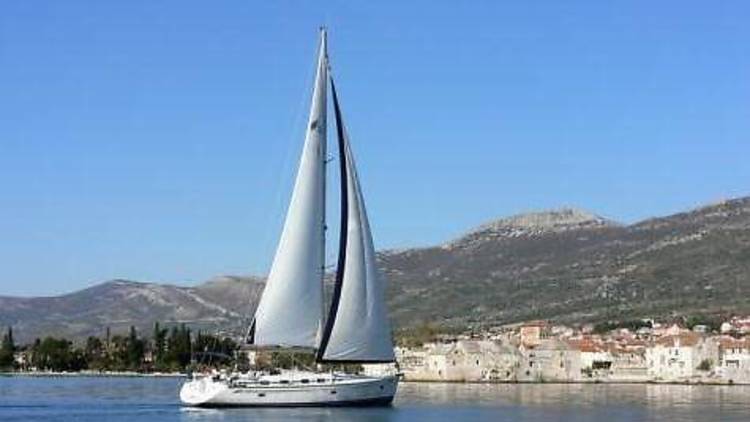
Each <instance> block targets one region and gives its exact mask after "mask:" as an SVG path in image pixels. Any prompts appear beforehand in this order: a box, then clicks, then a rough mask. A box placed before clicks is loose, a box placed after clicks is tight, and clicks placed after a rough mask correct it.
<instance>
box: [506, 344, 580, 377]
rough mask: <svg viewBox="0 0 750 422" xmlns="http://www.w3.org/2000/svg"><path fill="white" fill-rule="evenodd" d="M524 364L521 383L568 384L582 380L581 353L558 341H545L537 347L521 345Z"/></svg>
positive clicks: (520, 374)
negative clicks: (548, 382) (568, 382)
mask: <svg viewBox="0 0 750 422" xmlns="http://www.w3.org/2000/svg"><path fill="white" fill-rule="evenodd" d="M521 353H522V354H523V362H522V363H521V368H520V370H519V372H518V379H519V381H536V382H544V381H552V382H566V381H578V380H580V379H581V369H582V368H581V352H580V350H577V349H576V348H574V347H571V346H570V345H568V344H567V343H566V342H564V341H561V340H558V339H545V340H542V341H540V342H539V344H538V345H536V346H525V345H521Z"/></svg>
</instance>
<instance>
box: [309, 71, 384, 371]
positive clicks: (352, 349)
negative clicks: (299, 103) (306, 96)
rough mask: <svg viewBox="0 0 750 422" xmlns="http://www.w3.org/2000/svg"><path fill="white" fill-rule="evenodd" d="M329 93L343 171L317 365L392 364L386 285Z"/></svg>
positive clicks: (340, 122) (338, 113)
mask: <svg viewBox="0 0 750 422" xmlns="http://www.w3.org/2000/svg"><path fill="white" fill-rule="evenodd" d="M331 91H332V92H333V101H334V109H335V117H336V126H337V133H338V136H339V154H340V161H341V169H342V170H341V179H342V182H341V190H342V192H341V196H342V224H341V227H342V228H341V239H340V242H339V265H338V268H337V274H336V286H335V288H334V297H333V300H332V304H331V310H330V314H329V317H328V321H327V323H326V330H325V332H324V336H323V342H322V343H321V347H320V348H319V350H318V361H320V362H357V363H365V362H393V361H394V355H393V344H392V342H391V329H390V324H389V321H388V317H387V312H386V305H385V293H384V291H385V288H384V286H385V279H384V277H383V276H382V274H380V272H379V271H378V268H377V262H376V256H375V248H374V245H373V241H372V234H371V232H370V225H369V222H368V218H367V211H366V209H365V203H364V198H363V195H362V190H361V188H360V185H359V178H358V176H357V171H356V166H355V162H354V156H353V154H352V150H351V144H350V143H349V137H348V134H347V132H346V127H345V125H344V123H343V118H342V116H341V109H340V106H339V101H338V96H337V93H336V87H335V84H334V82H333V80H331Z"/></svg>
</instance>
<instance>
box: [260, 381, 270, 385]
mask: <svg viewBox="0 0 750 422" xmlns="http://www.w3.org/2000/svg"><path fill="white" fill-rule="evenodd" d="M268 384H270V382H268V381H266V380H263V381H261V382H260V385H268Z"/></svg>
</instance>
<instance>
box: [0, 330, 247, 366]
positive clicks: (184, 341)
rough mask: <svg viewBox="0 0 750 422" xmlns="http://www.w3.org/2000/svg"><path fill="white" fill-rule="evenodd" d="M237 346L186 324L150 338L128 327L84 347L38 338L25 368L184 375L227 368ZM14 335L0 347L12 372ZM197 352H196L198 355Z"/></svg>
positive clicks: (3, 361)
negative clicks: (194, 368) (209, 367)
mask: <svg viewBox="0 0 750 422" xmlns="http://www.w3.org/2000/svg"><path fill="white" fill-rule="evenodd" d="M237 347H238V346H237V344H236V343H235V342H234V341H233V340H231V339H229V338H221V337H216V336H211V335H206V334H202V333H200V332H199V333H198V334H197V335H196V336H192V335H191V332H190V329H189V328H187V327H186V326H185V325H184V324H182V325H180V326H179V327H178V326H173V327H171V329H167V328H162V327H161V326H160V325H159V323H158V322H157V323H156V324H155V325H154V333H153V337H152V338H151V339H149V340H147V339H144V338H142V337H140V336H139V335H138V332H137V331H136V329H135V327H130V330H129V331H128V334H127V335H114V336H111V335H110V331H109V329H107V334H106V337H105V339H104V340H102V339H100V338H99V337H94V336H91V337H88V338H87V339H86V341H85V343H83V344H81V345H76V344H74V343H73V342H71V341H69V340H67V339H64V338H56V337H45V338H44V339H36V341H34V343H33V344H32V345H30V346H28V347H27V348H26V349H25V350H24V352H23V353H24V354H25V357H26V359H27V360H26V362H25V364H24V365H22V367H21V368H19V369H23V370H28V369H36V370H40V371H79V370H84V369H88V370H95V371H137V372H150V371H174V372H177V371H185V370H187V369H188V368H190V367H191V366H192V365H193V364H201V365H213V364H225V363H228V362H230V361H231V360H232V359H233V355H234V351H235V350H237ZM15 351H17V348H16V347H15V344H14V343H13V331H12V330H11V329H10V328H9V329H8V333H7V334H6V335H5V336H4V337H3V342H2V348H0V368H2V369H5V370H8V369H14V352H15ZM194 352H195V353H194Z"/></svg>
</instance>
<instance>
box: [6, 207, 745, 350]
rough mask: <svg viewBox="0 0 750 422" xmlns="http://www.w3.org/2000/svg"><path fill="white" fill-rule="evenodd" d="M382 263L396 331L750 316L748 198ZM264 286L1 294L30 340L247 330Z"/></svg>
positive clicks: (579, 216)
mask: <svg viewBox="0 0 750 422" xmlns="http://www.w3.org/2000/svg"><path fill="white" fill-rule="evenodd" d="M379 258H380V262H381V267H382V268H383V270H384V272H385V273H386V274H387V276H388V279H389V281H390V284H389V302H390V303H389V304H390V309H391V315H392V317H393V319H394V320H395V323H396V325H397V326H399V325H400V326H404V325H409V324H415V323H419V322H421V321H443V322H444V323H448V324H454V325H461V326H463V325H469V324H495V323H505V322H514V321H521V320H527V319H533V318H550V319H555V320H560V321H567V322H573V321H582V320H591V321H596V320H602V319H610V318H625V317H628V318H629V317H635V316H662V315H668V314H671V313H691V312H697V311H712V312H713V311H750V300H748V299H747V298H748V297H750V296H749V294H750V198H742V199H736V200H732V201H727V202H723V203H721V204H717V205H712V206H708V207H703V208H700V209H696V210H693V211H690V212H686V213H680V214H676V215H672V216H668V217H663V218H655V219H650V220H646V221H643V222H640V223H637V224H633V225H629V226H625V225H620V224H617V223H615V222H612V221H609V220H606V219H604V218H601V217H598V216H596V215H594V214H590V213H586V212H583V211H579V210H573V209H562V210H556V211H547V212H540V213H530V214H523V215H519V216H514V217H510V218H505V219H501V220H497V221H495V222H492V223H489V224H486V225H483V226H481V227H479V228H478V229H476V230H472V231H470V232H468V233H467V234H466V235H464V236H462V237H460V238H458V239H455V240H453V241H451V242H448V243H446V244H444V245H440V246H436V247H430V248H420V249H409V250H404V251H385V252H382V253H380V255H379ZM262 288H263V280H262V279H258V278H250V277H219V278H216V279H213V280H210V281H208V282H206V283H204V284H202V285H199V286H196V287H192V288H184V287H176V286H169V285H159V284H149V283H136V282H130V281H122V280H116V281H111V282H107V283H104V284H100V285H97V286H94V287H91V288H88V289H84V290H81V291H78V292H75V293H71V294H68V295H63V296H58V297H49V298H12V297H0V324H4V325H11V324H12V325H13V326H14V327H15V328H16V332H17V333H18V334H17V335H18V336H19V337H20V338H21V339H23V340H30V339H32V338H33V337H36V336H40V335H46V334H57V335H66V336H72V337H76V338H81V337H85V336H87V335H92V334H95V335H101V334H102V333H103V332H104V330H105V328H106V327H107V326H111V327H112V329H113V331H115V332H116V331H122V330H124V329H126V327H128V326H130V325H135V326H136V327H138V328H140V329H141V330H146V332H149V331H148V330H150V327H151V326H152V324H153V321H155V320H159V321H162V322H167V323H168V322H175V323H177V322H185V323H188V324H191V325H193V326H197V327H204V328H209V329H216V328H218V327H221V328H230V329H233V330H235V331H238V330H241V327H243V326H244V324H246V323H247V318H246V317H247V316H248V315H251V314H252V310H253V309H254V306H255V303H256V302H257V299H258V298H259V297H260V293H261V291H262Z"/></svg>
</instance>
